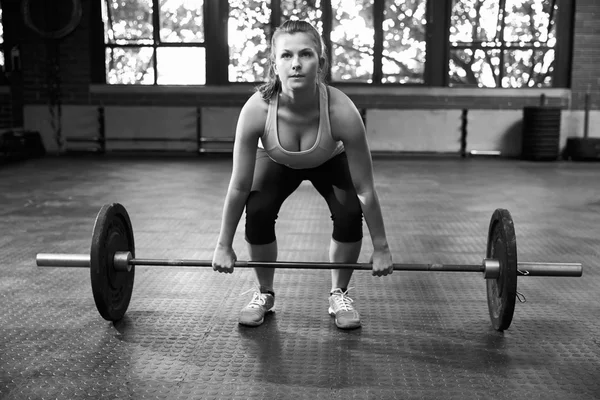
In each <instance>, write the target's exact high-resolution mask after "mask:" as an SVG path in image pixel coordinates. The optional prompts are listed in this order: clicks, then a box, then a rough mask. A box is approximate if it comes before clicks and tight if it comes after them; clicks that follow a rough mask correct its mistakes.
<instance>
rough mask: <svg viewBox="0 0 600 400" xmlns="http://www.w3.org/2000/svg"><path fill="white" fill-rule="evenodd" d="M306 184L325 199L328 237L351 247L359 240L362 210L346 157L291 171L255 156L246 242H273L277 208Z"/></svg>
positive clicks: (263, 156)
mask: <svg viewBox="0 0 600 400" xmlns="http://www.w3.org/2000/svg"><path fill="white" fill-rule="evenodd" d="M304 180H309V181H310V182H311V183H312V184H313V186H314V187H315V189H317V191H318V192H319V193H320V194H321V196H323V198H325V201H327V204H328V206H329V211H330V212H331V219H332V220H333V234H332V237H333V239H335V240H336V241H338V242H342V243H353V242H358V241H359V240H361V239H362V210H361V207H360V202H359V201H358V197H357V195H356V191H355V190H354V186H353V184H352V179H351V178H350V170H349V169H348V159H347V157H346V153H341V154H338V155H337V156H335V157H333V158H332V159H330V160H329V161H327V162H325V163H324V164H321V165H319V166H318V167H315V168H309V169H293V168H289V167H286V166H285V165H282V164H278V163H276V162H275V161H273V160H271V159H270V158H269V156H268V155H267V153H266V152H265V151H264V150H263V149H258V151H257V152H256V164H255V169H254V181H253V182H252V190H251V191H250V195H249V196H248V200H247V202H246V241H247V242H248V243H250V244H255V245H262V244H269V243H272V242H274V241H275V220H276V219H277V214H278V213H279V209H280V208H281V205H282V204H283V202H284V201H285V199H287V198H288V196H289V195H290V194H292V193H293V192H294V191H295V190H296V189H297V188H298V186H300V183H301V182H302V181H304Z"/></svg>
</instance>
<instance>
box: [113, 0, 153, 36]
mask: <svg viewBox="0 0 600 400" xmlns="http://www.w3.org/2000/svg"><path fill="white" fill-rule="evenodd" d="M107 3H108V4H109V6H108V7H107ZM102 18H103V20H104V43H117V44H128V43H138V44H142V43H143V44H151V43H152V42H153V38H152V33H153V31H154V29H153V27H152V0H127V1H123V0H105V1H102Z"/></svg>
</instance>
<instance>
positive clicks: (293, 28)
mask: <svg viewBox="0 0 600 400" xmlns="http://www.w3.org/2000/svg"><path fill="white" fill-rule="evenodd" d="M298 32H302V33H306V34H307V35H308V36H310V37H311V39H312V40H313V42H314V44H315V49H316V51H317V54H318V56H319V58H320V59H321V60H322V64H321V68H320V69H319V74H318V79H319V82H321V83H325V75H326V74H327V70H328V61H327V53H326V49H325V43H324V42H323V38H322V37H321V35H320V34H319V31H317V28H315V27H314V26H313V25H312V24H311V23H309V22H306V21H298V20H287V21H285V22H284V23H283V24H281V25H280V26H279V27H278V28H277V29H276V30H275V32H274V33H273V37H271V46H270V54H269V68H268V70H269V72H268V75H267V81H266V82H265V83H263V84H262V85H260V86H258V88H257V90H258V91H259V92H260V94H261V97H262V98H263V100H265V101H269V100H270V99H271V98H272V97H273V96H274V95H276V94H277V93H279V90H281V81H279V78H278V77H277V75H276V74H275V69H274V68H273V65H274V64H275V40H276V39H277V36H279V35H281V34H282V33H288V34H293V33H298Z"/></svg>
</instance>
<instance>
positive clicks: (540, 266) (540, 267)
mask: <svg viewBox="0 0 600 400" xmlns="http://www.w3.org/2000/svg"><path fill="white" fill-rule="evenodd" d="M119 257H120V258H121V259H124V260H127V261H125V262H126V263H127V264H128V265H129V266H131V265H141V266H167V267H211V266H212V262H211V261H204V260H182V259H140V258H134V259H131V258H128V257H127V253H117V254H115V266H116V265H118V264H119V262H118V261H117V258H119ZM491 261H494V260H489V259H486V260H484V262H483V263H482V264H481V265H457V264H394V270H397V271H431V272H483V273H484V275H485V278H491V279H495V278H497V277H498V276H497V273H496V268H494V267H493V266H492V267H490V265H493V264H494V263H492V262H491ZM36 263H37V265H38V266H39V267H71V268H89V267H90V256H89V255H86V254H59V253H40V254H38V255H37V256H36ZM235 267H236V268H257V267H264V268H291V269H357V270H371V269H372V268H373V266H372V265H371V264H368V263H356V264H350V263H315V262H259V261H237V262H236V263H235ZM121 268H123V269H125V268H124V267H121ZM488 268H492V269H493V272H490V271H486V270H487V269H488ZM517 269H518V271H519V273H520V276H564V277H580V276H582V274H583V267H582V264H581V263H547V262H519V263H518V264H517ZM486 272H487V273H486Z"/></svg>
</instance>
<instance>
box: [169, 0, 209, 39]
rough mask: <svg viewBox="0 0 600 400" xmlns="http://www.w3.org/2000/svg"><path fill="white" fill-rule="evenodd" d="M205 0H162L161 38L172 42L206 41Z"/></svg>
mask: <svg viewBox="0 0 600 400" xmlns="http://www.w3.org/2000/svg"><path fill="white" fill-rule="evenodd" d="M203 4H204V1H203V0H162V1H161V3H160V17H159V18H160V40H162V41H163V42H170V43H202V42H204V12H203V9H202V7H203Z"/></svg>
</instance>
